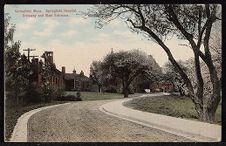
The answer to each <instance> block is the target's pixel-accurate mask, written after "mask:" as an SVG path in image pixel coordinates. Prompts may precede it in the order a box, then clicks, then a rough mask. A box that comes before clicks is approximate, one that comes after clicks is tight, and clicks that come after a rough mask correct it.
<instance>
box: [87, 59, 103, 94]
mask: <svg viewBox="0 0 226 146" xmlns="http://www.w3.org/2000/svg"><path fill="white" fill-rule="evenodd" d="M102 77H103V76H102V68H101V62H100V61H93V62H92V64H91V66H90V78H91V79H92V80H93V82H94V83H96V84H97V86H98V91H99V92H101V87H102V86H103V78H102Z"/></svg>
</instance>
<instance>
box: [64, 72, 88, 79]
mask: <svg viewBox="0 0 226 146" xmlns="http://www.w3.org/2000/svg"><path fill="white" fill-rule="evenodd" d="M64 79H65V80H73V79H76V80H82V81H90V79H89V78H88V77H87V76H85V75H80V74H74V73H65V76H64Z"/></svg>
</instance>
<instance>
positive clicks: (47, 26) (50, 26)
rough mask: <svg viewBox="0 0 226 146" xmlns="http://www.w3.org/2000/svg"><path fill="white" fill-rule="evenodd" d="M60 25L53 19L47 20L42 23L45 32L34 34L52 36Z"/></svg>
mask: <svg viewBox="0 0 226 146" xmlns="http://www.w3.org/2000/svg"><path fill="white" fill-rule="evenodd" d="M59 24H60V23H59V22H58V21H56V20H53V19H46V20H45V21H44V22H43V23H42V25H43V26H42V28H44V29H43V31H34V32H33V34H34V35H36V36H42V37H44V36H50V35H52V34H53V30H54V29H55V28H56V27H57V26H58V25H59Z"/></svg>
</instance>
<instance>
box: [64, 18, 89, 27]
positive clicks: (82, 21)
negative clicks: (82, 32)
mask: <svg viewBox="0 0 226 146" xmlns="http://www.w3.org/2000/svg"><path fill="white" fill-rule="evenodd" d="M88 21H89V20H88V19H87V18H85V17H72V18H70V19H69V20H68V23H69V25H71V26H72V25H81V24H87V23H88Z"/></svg>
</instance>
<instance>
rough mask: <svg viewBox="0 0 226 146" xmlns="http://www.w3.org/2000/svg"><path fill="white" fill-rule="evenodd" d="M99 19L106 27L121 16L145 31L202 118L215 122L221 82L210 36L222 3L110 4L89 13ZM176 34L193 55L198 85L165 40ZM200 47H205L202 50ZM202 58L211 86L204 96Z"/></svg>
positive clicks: (142, 31) (101, 24)
mask: <svg viewBox="0 0 226 146" xmlns="http://www.w3.org/2000/svg"><path fill="white" fill-rule="evenodd" d="M87 15H88V16H90V17H96V18H97V21H96V22H97V23H96V24H97V25H98V26H100V27H103V25H104V24H107V23H109V22H110V21H112V20H114V19H116V18H121V19H123V20H124V21H125V22H126V23H127V24H128V26H129V28H130V29H131V30H133V31H135V32H138V33H142V34H145V35H146V36H147V37H148V38H149V39H152V40H154V41H155V42H157V43H158V44H159V45H160V46H161V47H162V49H163V50H164V51H165V52H166V54H167V56H168V58H169V61H170V62H171V63H172V65H173V66H174V67H175V68H176V70H177V72H178V73H179V74H180V76H181V78H182V79H183V81H184V83H185V85H186V87H187V89H188V92H189V96H190V98H191V99H192V101H193V103H194V104H195V108H196V111H197V113H198V116H199V118H200V119H202V120H203V121H209V122H213V119H214V116H215V112H216V109H217V106H218V104H219V102H220V92H221V84H220V80H221V79H219V77H218V75H217V68H216V66H215V64H214V63H213V60H212V57H213V55H212V54H211V52H210V37H211V30H212V27H213V25H214V24H215V23H216V22H217V21H219V20H221V6H220V5H217V4H190V5H189V4H151V5H147V4H132V5H131V4H117V5H115V4H109V5H98V6H96V7H94V9H91V10H89V12H88V13H87ZM175 35H176V36H177V38H179V39H185V40H187V41H188V42H189V44H185V45H187V46H189V47H190V48H191V49H192V51H193V54H194V60H193V61H194V67H195V68H194V70H195V79H196V85H197V86H196V87H193V84H192V83H191V82H192V81H191V80H190V79H189V77H188V74H186V72H185V71H184V70H183V69H182V68H181V66H180V65H179V64H178V62H177V61H176V60H175V58H174V56H173V54H172V53H171V51H170V48H169V47H168V46H167V45H166V44H165V43H164V40H165V39H168V38H172V37H173V36H175ZM201 46H203V47H204V49H203V50H202V49H201ZM200 59H201V60H202V61H203V63H204V64H205V65H206V66H207V69H208V74H209V76H210V81H211V82H210V83H211V84H212V85H211V86H212V89H211V88H210V89H208V90H209V91H210V93H211V94H209V95H208V97H204V81H203V74H202V71H201V65H200Z"/></svg>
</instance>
